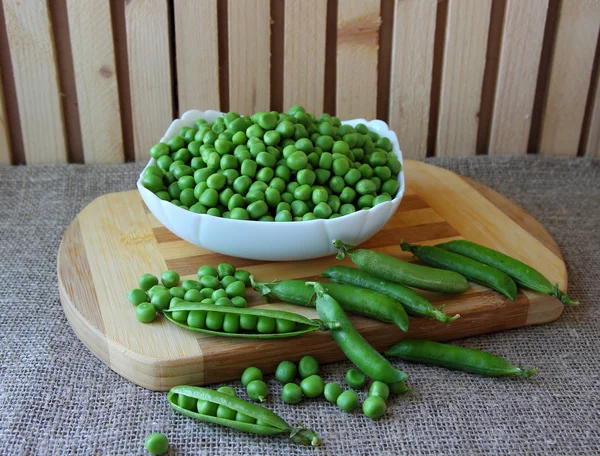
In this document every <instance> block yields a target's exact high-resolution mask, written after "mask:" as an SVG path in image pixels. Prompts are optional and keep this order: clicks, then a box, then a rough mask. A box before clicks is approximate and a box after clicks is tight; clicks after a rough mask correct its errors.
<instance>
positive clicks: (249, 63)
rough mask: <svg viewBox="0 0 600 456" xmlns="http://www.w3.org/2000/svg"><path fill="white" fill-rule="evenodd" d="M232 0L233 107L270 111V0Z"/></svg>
mask: <svg viewBox="0 0 600 456" xmlns="http://www.w3.org/2000/svg"><path fill="white" fill-rule="evenodd" d="M228 1H229V4H228V7H227V14H228V21H227V22H228V26H229V110H230V111H236V112H239V113H240V114H245V115H252V114H254V113H255V112H258V111H269V110H270V108H271V24H270V21H271V8H270V1H269V0H228ZM250 50H251V51H250Z"/></svg>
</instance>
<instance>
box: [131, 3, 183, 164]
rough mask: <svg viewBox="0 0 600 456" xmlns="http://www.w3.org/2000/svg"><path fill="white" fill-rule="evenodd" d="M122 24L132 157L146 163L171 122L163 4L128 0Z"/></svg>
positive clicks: (167, 44)
mask: <svg viewBox="0 0 600 456" xmlns="http://www.w3.org/2000/svg"><path fill="white" fill-rule="evenodd" d="M177 3H178V2H177ZM125 22H126V26H127V57H128V61H129V85H130V91H131V111H132V116H133V141H134V147H135V158H136V160H146V159H147V157H148V150H149V148H150V147H151V146H152V145H153V144H155V143H156V142H157V141H158V140H159V139H160V138H161V137H162V135H163V133H164V132H165V131H166V129H167V127H168V126H169V124H170V123H171V122H172V120H173V100H172V86H171V56H170V46H169V16H168V7H167V1H166V0H155V1H150V2H149V1H146V0H129V1H128V2H126V3H125Z"/></svg>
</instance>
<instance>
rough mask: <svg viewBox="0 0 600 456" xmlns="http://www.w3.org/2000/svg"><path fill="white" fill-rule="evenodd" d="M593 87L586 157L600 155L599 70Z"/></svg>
mask: <svg viewBox="0 0 600 456" xmlns="http://www.w3.org/2000/svg"><path fill="white" fill-rule="evenodd" d="M596 52H597V51H596ZM594 89H595V91H594V93H593V94H592V110H591V113H590V120H589V128H588V131H587V137H586V138H585V149H584V154H585V156H586V157H594V156H597V157H600V71H597V72H596V81H595V84H594Z"/></svg>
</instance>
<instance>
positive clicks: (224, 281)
mask: <svg viewBox="0 0 600 456" xmlns="http://www.w3.org/2000/svg"><path fill="white" fill-rule="evenodd" d="M235 281H237V279H236V278H235V277H234V276H225V277H223V278H222V279H221V286H222V287H223V288H227V286H228V285H229V284H230V283H233V282H235Z"/></svg>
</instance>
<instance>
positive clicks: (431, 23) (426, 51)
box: [389, 0, 438, 158]
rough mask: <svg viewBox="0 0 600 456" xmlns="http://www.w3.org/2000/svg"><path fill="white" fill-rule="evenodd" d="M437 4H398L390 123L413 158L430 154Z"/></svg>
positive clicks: (424, 0)
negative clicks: (428, 131)
mask: <svg viewBox="0 0 600 456" xmlns="http://www.w3.org/2000/svg"><path fill="white" fill-rule="evenodd" d="M437 3H438V2H437V0H401V1H397V2H396V12H395V19H394V41H393V48H392V74H391V83H390V109H389V111H390V122H389V123H390V128H392V130H394V131H395V132H396V133H397V134H398V138H399V140H400V148H401V149H402V153H403V154H404V155H405V156H406V157H409V158H418V157H425V156H426V155H427V128H428V124H429V108H430V103H431V78H432V69H433V45H434V41H435V23H436V11H437Z"/></svg>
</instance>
